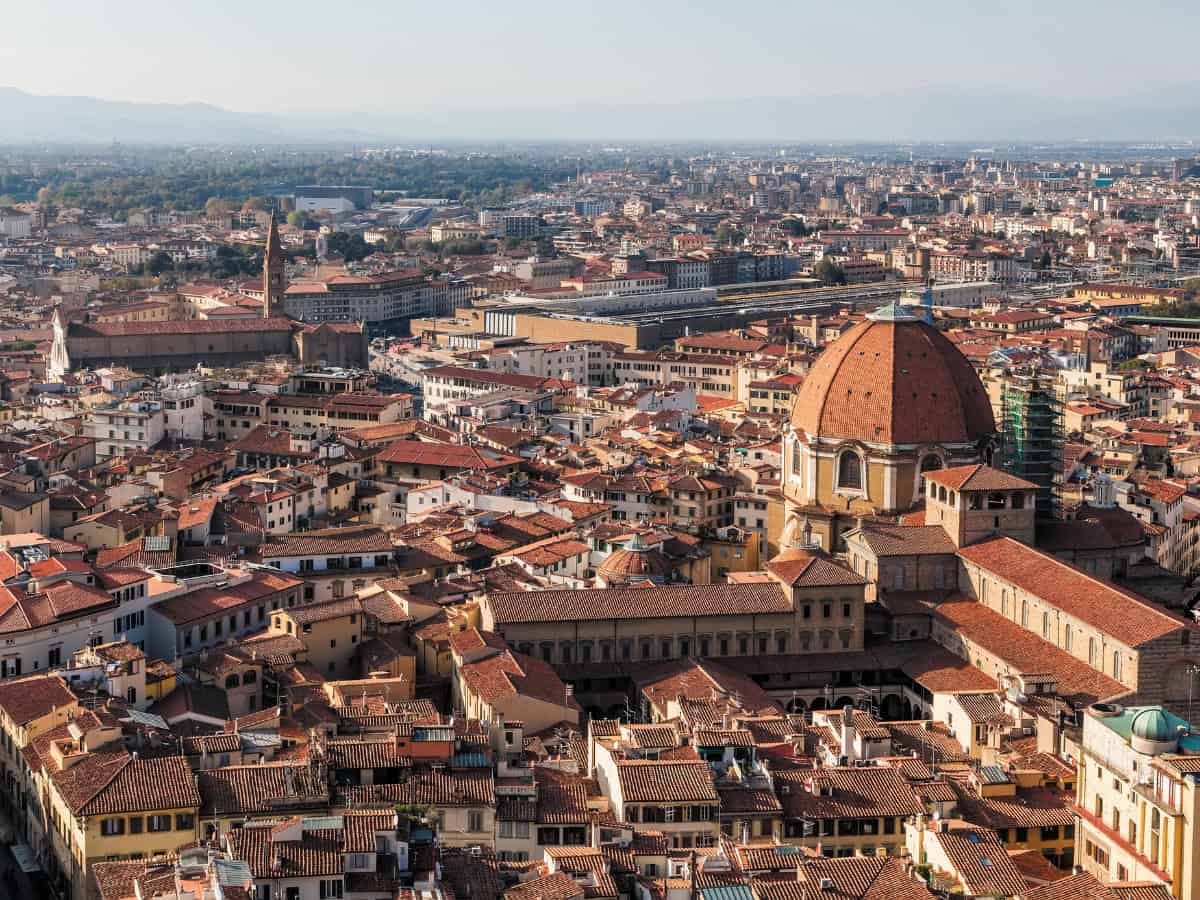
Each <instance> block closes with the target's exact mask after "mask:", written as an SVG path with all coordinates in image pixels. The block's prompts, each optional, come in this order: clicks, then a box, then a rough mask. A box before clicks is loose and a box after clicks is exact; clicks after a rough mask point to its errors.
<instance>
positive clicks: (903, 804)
mask: <svg viewBox="0 0 1200 900" xmlns="http://www.w3.org/2000/svg"><path fill="white" fill-rule="evenodd" d="M814 779H816V781H814ZM775 780H776V792H777V793H778V794H779V799H780V802H781V803H782V804H783V809H784V814H785V815H787V816H789V817H791V818H810V819H812V818H816V819H830V818H863V817H866V816H910V815H919V814H920V813H921V812H922V810H923V809H924V807H922V806H921V803H920V801H919V800H918V799H917V796H916V794H915V793H914V792H913V789H912V787H911V786H910V785H909V784H908V782H907V781H905V780H904V778H903V776H901V774H900V773H899V771H897V770H895V769H891V768H887V767H884V766H869V767H863V768H847V767H841V766H834V767H824V768H821V769H806V770H800V769H785V770H779V771H777V772H776V773H775ZM821 780H824V782H825V783H827V784H828V785H829V786H830V787H831V788H832V793H830V794H821V793H818V792H817V790H816V788H817V787H818V786H819V784H820V782H821Z"/></svg>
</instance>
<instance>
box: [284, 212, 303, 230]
mask: <svg viewBox="0 0 1200 900" xmlns="http://www.w3.org/2000/svg"><path fill="white" fill-rule="evenodd" d="M287 223H288V224H289V225H291V226H292V227H293V228H303V227H304V223H305V218H304V213H302V212H299V211H297V210H294V209H293V210H292V211H291V212H290V213H288V214H287Z"/></svg>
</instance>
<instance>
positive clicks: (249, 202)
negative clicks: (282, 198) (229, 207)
mask: <svg viewBox="0 0 1200 900" xmlns="http://www.w3.org/2000/svg"><path fill="white" fill-rule="evenodd" d="M266 208H267V201H266V200H264V199H263V198H262V197H247V198H246V202H245V203H243V204H242V212H244V213H245V212H258V211H260V210H264V209H266Z"/></svg>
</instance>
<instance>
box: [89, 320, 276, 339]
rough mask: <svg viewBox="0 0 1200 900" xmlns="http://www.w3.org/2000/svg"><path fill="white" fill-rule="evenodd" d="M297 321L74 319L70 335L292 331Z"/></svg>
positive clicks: (99, 335) (100, 335) (117, 335)
mask: <svg viewBox="0 0 1200 900" xmlns="http://www.w3.org/2000/svg"><path fill="white" fill-rule="evenodd" d="M293 324H294V323H293V322H292V320H291V319H288V318H286V317H283V316H273V317H271V318H269V319H259V318H254V319H221V320H213V319H182V320H171V321H167V322H88V323H87V324H80V323H76V322H72V323H71V325H70V327H69V328H68V329H67V335H68V337H73V338H85V337H130V336H135V335H155V334H227V333H229V332H232V331H243V332H246V331H248V332H262V331H287V332H290V331H291V330H292V327H293Z"/></svg>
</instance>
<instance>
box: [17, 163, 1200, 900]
mask: <svg viewBox="0 0 1200 900" xmlns="http://www.w3.org/2000/svg"><path fill="white" fill-rule="evenodd" d="M0 429H2V431H0V463H2V465H0V578H2V581H3V583H2V584H0V637H2V638H3V645H2V646H0V839H3V841H4V843H5V845H6V846H7V849H5V848H3V847H0V854H4V857H3V861H2V862H0V896H5V897H7V896H13V897H16V896H28V897H34V898H52V897H53V898H62V900H153V898H158V900H332V898H338V900H455V898H457V900H497V898H501V897H503V898H504V900H582V898H588V900H813V898H838V897H840V898H852V897H853V898H873V900H920V898H931V897H988V898H1014V900H1015V898H1020V900H1070V898H1089V900H1091V898H1095V900H1167V898H1178V900H1193V898H1200V710H1197V709H1195V704H1194V701H1195V700H1196V699H1197V694H1200V690H1198V688H1200V684H1198V683H1197V676H1198V675H1200V621H1198V617H1197V610H1198V609H1200V582H1198V581H1197V575H1198V574H1200V150H1198V148H1197V147H1196V145H1194V144H1193V143H1190V142H1183V141H1180V142H1155V143H1152V144H1151V143H1140V144H1134V143H1099V142H1092V143H1087V144H1083V143H1080V144H1072V143H1069V142H1068V143H1041V144H1033V143H1026V144H1020V143H1012V142H1009V143H995V144H993V145H988V146H982V145H980V146H972V145H969V144H962V145H958V144H933V143H908V144H886V143H876V144H850V143H843V144H824V145H818V144H783V143H779V144H768V143H746V144H744V145H736V144H732V143H728V144H708V145H706V144H703V143H677V144H668V143H660V144H649V143H636V142H628V143H623V142H618V141H614V142H612V143H611V144H608V145H605V144H602V143H582V142H581V143H569V142H558V143H554V142H542V143H532V142H528V143H521V142H516V141H513V142H509V143H477V144H469V143H466V142H460V143H440V144H439V143H436V142H434V143H430V144H425V145H419V146H418V145H413V144H408V145H406V144H390V143H389V144H379V145H373V144H367V143H363V144H354V145H351V144H337V145H334V144H330V145H328V146H316V145H313V144H304V145H295V146H289V145H283V144H279V145H263V146H255V147H248V146H244V145H236V146H235V145H230V146H221V145H217V144H212V145H205V146H194V147H183V146H179V147H169V146H154V145H149V144H147V145H136V144H130V145H124V144H122V143H119V142H114V143H112V144H111V145H104V146H101V145H98V144H92V145H82V144H81V145H78V146H72V145H68V144H44V143H34V142H31V143H26V144H12V145H10V146H5V147H0ZM1193 732H1195V733H1193ZM9 856H11V859H10V858H9Z"/></svg>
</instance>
